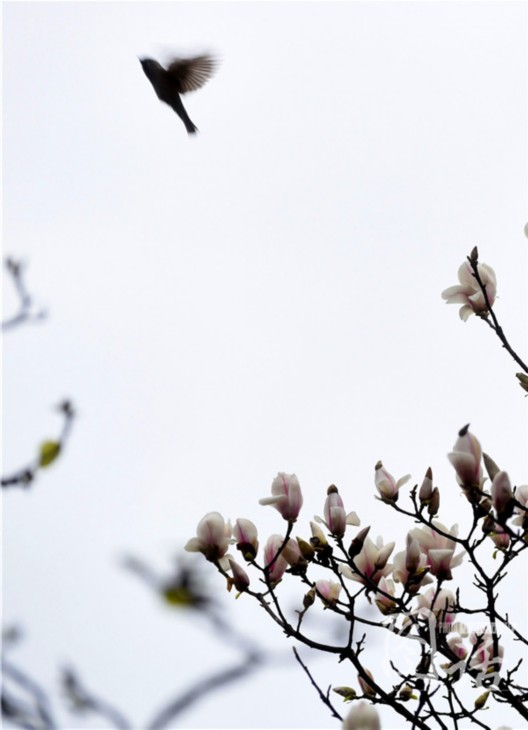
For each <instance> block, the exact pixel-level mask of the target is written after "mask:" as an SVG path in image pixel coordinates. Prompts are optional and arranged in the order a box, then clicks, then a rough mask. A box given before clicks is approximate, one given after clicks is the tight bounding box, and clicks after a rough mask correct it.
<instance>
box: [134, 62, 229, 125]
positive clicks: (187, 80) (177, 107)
mask: <svg viewBox="0 0 528 730" xmlns="http://www.w3.org/2000/svg"><path fill="white" fill-rule="evenodd" d="M139 61H140V63H141V66H142V67H143V71H144V72H145V75H146V77H147V78H148V80H149V81H150V83H151V84H152V86H153V87H154V91H155V92H156V95H157V97H158V99H160V100H161V101H164V102H165V104H168V105H169V106H170V107H172V109H174V111H175V112H176V114H177V115H178V116H179V117H180V119H181V120H182V122H183V123H184V124H185V129H186V130H187V131H188V132H189V134H196V132H197V131H198V128H197V127H196V126H195V125H194V124H193V123H192V122H191V120H190V119H189V115H188V114H187V112H186V110H185V107H184V106H183V102H182V100H181V96H180V95H181V94H186V93H187V92H188V91H196V89H199V88H201V87H202V86H203V85H204V84H205V83H206V82H207V81H208V80H209V79H210V78H211V76H212V75H213V74H214V72H215V71H216V67H217V61H216V59H214V58H213V57H212V56H210V55H208V54H204V55H202V56H195V57H194V58H174V59H173V60H172V61H171V62H170V64H169V66H168V67H167V68H163V66H162V65H161V64H160V63H158V62H157V61H154V60H153V59H152V58H140V59H139Z"/></svg>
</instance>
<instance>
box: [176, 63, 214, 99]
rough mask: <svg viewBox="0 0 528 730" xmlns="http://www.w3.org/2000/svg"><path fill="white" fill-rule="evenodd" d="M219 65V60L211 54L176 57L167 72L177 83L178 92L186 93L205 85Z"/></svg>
mask: <svg viewBox="0 0 528 730" xmlns="http://www.w3.org/2000/svg"><path fill="white" fill-rule="evenodd" d="M217 66H218V62H217V60H216V59H215V58H213V56H209V55H203V56H195V57H194V58H175V59H173V60H172V61H171V62H170V64H169V66H168V68H167V73H168V74H169V75H170V77H171V79H172V81H173V82H174V83H175V84H177V87H178V93H180V94H186V93H187V92H188V91H196V89H199V88H200V87H201V86H203V85H204V84H205V83H206V82H207V81H208V80H209V79H210V78H211V76H212V75H213V74H214V72H215V71H216V68H217Z"/></svg>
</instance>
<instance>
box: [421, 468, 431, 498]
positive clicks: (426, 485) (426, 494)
mask: <svg viewBox="0 0 528 730" xmlns="http://www.w3.org/2000/svg"><path fill="white" fill-rule="evenodd" d="M432 494H433V472H432V469H431V467H429V469H427V471H426V472H425V477H424V480H423V482H422V486H421V487H420V491H419V492H418V498H419V500H420V503H421V504H422V505H426V504H429V502H430V501H431V497H432Z"/></svg>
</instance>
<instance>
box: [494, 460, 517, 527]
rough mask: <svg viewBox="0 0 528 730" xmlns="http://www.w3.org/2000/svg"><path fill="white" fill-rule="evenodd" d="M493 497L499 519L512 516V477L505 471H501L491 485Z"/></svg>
mask: <svg viewBox="0 0 528 730" xmlns="http://www.w3.org/2000/svg"><path fill="white" fill-rule="evenodd" d="M491 499H492V500H493V506H494V507H495V510H496V512H497V516H498V518H499V521H503V520H504V519H508V517H511V515H512V513H513V507H514V503H513V491H512V488H511V482H510V478H509V476H508V474H507V473H506V472H505V471H499V472H498V473H497V474H496V475H495V478H494V479H493V483H492V485H491Z"/></svg>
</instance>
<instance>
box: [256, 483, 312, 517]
mask: <svg viewBox="0 0 528 730" xmlns="http://www.w3.org/2000/svg"><path fill="white" fill-rule="evenodd" d="M271 493H272V495H273V496H272V497H266V498H264V499H260V500H259V502H260V504H264V505H268V504H272V505H273V506H274V507H275V509H277V510H278V511H279V512H280V513H281V515H282V517H283V518H284V519H285V520H287V521H288V522H295V520H296V519H297V517H298V516H299V512H300V510H301V507H302V504H303V496H302V492H301V486H300V484H299V480H298V479H297V477H296V476H295V474H286V473H285V472H279V473H278V474H277V476H276V477H275V479H274V480H273V482H272V484H271Z"/></svg>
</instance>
